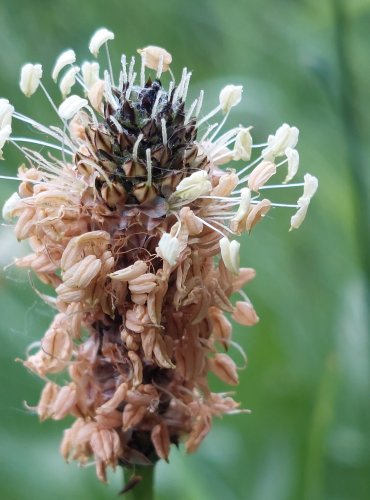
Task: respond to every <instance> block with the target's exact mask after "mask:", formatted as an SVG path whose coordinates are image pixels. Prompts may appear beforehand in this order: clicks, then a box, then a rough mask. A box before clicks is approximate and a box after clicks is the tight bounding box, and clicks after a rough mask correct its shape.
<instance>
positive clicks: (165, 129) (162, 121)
mask: <svg viewBox="0 0 370 500" xmlns="http://www.w3.org/2000/svg"><path fill="white" fill-rule="evenodd" d="M161 125H162V141H163V145H164V146H165V145H166V144H167V125H166V120H165V119H164V118H161Z"/></svg>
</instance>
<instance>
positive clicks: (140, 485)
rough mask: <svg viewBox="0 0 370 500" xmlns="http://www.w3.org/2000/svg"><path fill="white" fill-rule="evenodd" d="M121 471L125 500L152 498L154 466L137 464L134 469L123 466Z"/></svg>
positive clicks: (149, 499)
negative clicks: (122, 473)
mask: <svg viewBox="0 0 370 500" xmlns="http://www.w3.org/2000/svg"><path fill="white" fill-rule="evenodd" d="M123 472H124V483H125V487H124V489H123V493H122V494H123V495H124V499H125V500H154V475H155V466H149V467H145V466H142V467H140V466H138V467H136V468H135V470H134V471H132V470H130V469H127V468H124V469H123ZM126 488H129V489H128V490H127V489H126Z"/></svg>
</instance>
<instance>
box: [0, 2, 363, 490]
mask: <svg viewBox="0 0 370 500" xmlns="http://www.w3.org/2000/svg"><path fill="white" fill-rule="evenodd" d="M343 6H344V12H342V14H343V15H339V17H338V9H339V14H341V12H340V9H341V8H342V7H343ZM369 25H370V2H369V1H368V0H351V2H348V1H347V2H344V1H342V2H340V1H339V0H332V1H329V0H323V1H319V0H299V1H297V0H265V1H263V2H262V1H260V0H234V1H232V2H231V1H228V0H187V1H180V0H168V1H165V0H156V1H155V2H151V1H144V0H136V1H132V2H129V1H127V0H105V1H104V2H101V1H97V0H79V1H78V2H76V1H72V0H65V1H58V0H56V1H53V2H46V1H45V0H32V1H25V0H17V1H16V2H15V1H12V0H2V1H1V3H0V41H1V45H0V46H1V51H0V68H1V70H0V95H1V96H6V97H8V98H9V99H10V100H11V102H12V103H13V104H15V105H16V107H17V108H18V109H19V110H21V111H22V112H24V113H25V114H28V115H32V116H34V117H36V118H39V119H40V120H42V121H43V122H46V123H52V122H53V120H54V116H53V111H52V109H51V108H50V107H49V106H48V103H47V102H46V100H45V98H44V97H43V96H42V94H41V93H38V95H35V96H34V97H33V98H31V99H27V98H25V97H24V96H23V95H22V94H21V93H20V91H19V90H18V77H19V68H20V66H21V65H22V64H23V63H25V62H40V63H42V64H43V65H44V70H45V75H46V77H45V82H46V84H47V86H48V88H50V89H52V93H53V95H54V96H55V98H56V99H57V100H59V98H60V97H59V95H58V89H57V88H53V85H52V82H51V78H50V77H49V73H50V70H51V68H52V65H53V63H54V60H55V58H56V56H57V55H58V54H59V53H60V52H61V51H62V50H63V49H65V48H67V47H73V48H74V49H75V50H76V52H77V53H78V54H79V56H80V58H81V59H82V58H84V57H86V58H88V57H89V53H88V49H87V44H88V40H89V37H90V35H91V34H92V33H93V31H94V30H95V29H96V28H98V27H100V26H106V27H108V28H109V29H112V30H113V31H114V32H115V33H116V40H115V42H114V43H112V44H111V45H110V47H111V51H112V54H113V59H114V61H115V63H116V64H117V65H118V62H119V55H120V53H121V52H122V51H125V52H126V54H128V55H130V54H134V53H135V52H136V49H137V48H138V47H142V46H145V45H148V44H156V45H161V46H164V47H166V48H167V49H168V50H169V51H170V52H171V53H172V54H173V57H174V64H173V69H174V71H175V73H176V74H179V73H180V72H181V68H182V67H183V66H185V65H186V66H187V67H188V68H191V69H192V70H193V72H194V76H193V86H192V94H194V96H195V94H196V93H197V92H198V91H199V89H200V88H204V89H205V90H206V107H205V109H206V108H207V107H208V108H211V107H212V106H213V105H214V104H215V103H216V101H217V96H218V92H219V89H220V88H221V87H222V86H223V85H225V84H227V83H235V84H243V85H244V88H245V90H244V99H243V102H242V105H241V106H240V107H239V108H238V109H236V111H235V113H233V116H232V119H231V120H232V121H234V122H235V124H237V123H243V124H245V125H249V124H250V125H253V127H254V136H255V138H256V139H257V141H261V142H262V141H263V140H264V138H265V137H266V135H267V133H271V132H273V131H274V130H275V129H276V128H277V126H279V125H280V124H281V123H282V122H284V121H286V122H288V123H290V124H294V125H296V126H298V127H299V128H300V130H301V136H300V143H299V151H300V155H301V169H302V175H303V173H304V172H305V171H308V170H309V171H310V172H311V173H312V174H314V175H316V176H318V177H319V179H320V188H319V192H318V194H317V196H316V198H315V199H314V200H313V202H312V205H311V207H310V208H311V210H310V213H309V216H308V218H307V220H306V222H305V224H304V225H303V226H302V228H301V229H300V230H299V231H298V232H293V233H288V231H287V229H288V222H289V217H290V214H289V213H288V212H287V211H285V210H279V209H275V211H272V212H270V214H269V217H268V219H266V220H265V221H264V222H263V223H262V224H260V225H259V226H257V228H256V229H255V231H253V232H252V234H251V236H250V237H248V238H246V239H245V241H244V247H243V248H244V251H243V255H242V264H243V265H248V266H253V267H255V268H256V269H257V277H256V279H255V281H254V282H253V283H252V284H250V285H249V286H248V288H247V292H248V294H249V296H250V297H251V299H252V301H253V302H254V304H255V307H256V309H257V311H258V313H259V315H260V317H261V322H260V324H259V325H258V326H257V327H255V328H252V329H245V330H242V329H239V330H238V331H237V332H236V335H235V336H236V340H237V341H238V342H239V343H240V344H241V345H242V346H243V347H244V348H245V350H246V352H247V354H248V358H249V366H248V368H247V370H246V371H244V372H243V373H242V375H241V384H240V386H239V387H238V388H237V394H238V399H239V400H240V401H241V403H242V406H244V407H248V408H251V409H252V410H253V412H252V414H251V415H240V416H234V417H229V418H227V419H224V420H223V421H220V422H217V423H216V424H215V427H214V430H213V432H212V433H211V434H210V435H209V437H208V439H207V440H206V441H205V442H204V444H203V446H202V447H201V449H200V451H199V452H198V453H197V454H196V455H194V456H185V454H184V452H183V450H182V449H180V451H178V450H173V453H172V455H171V460H170V464H169V465H167V464H161V465H160V466H159V467H158V470H157V498H158V499H162V500H169V499H172V498H180V499H181V500H190V499H191V500H211V499H228V500H234V499H248V500H297V499H303V500H316V499H325V500H326V499H329V500H350V499H351V500H362V499H363V500H365V499H367V498H369V495H370V491H369V483H368V481H369V470H370V457H369V424H370V419H369V403H368V402H369V385H370V366H369V329H368V326H369V325H368V316H367V314H368V311H367V308H366V290H368V289H369V288H368V287H369V276H368V275H367V276H366V270H365V267H366V266H365V264H366V263H365V257H366V254H369V250H370V249H369V248H366V244H367V243H366V242H367V241H368V239H367V238H366V232H369V229H370V227H369V224H368V222H369V212H366V208H367V210H368V209H369V205H366V200H365V199H364V197H363V195H364V193H366V191H367V190H368V186H367V187H366V182H368V181H369V177H370V176H369V174H368V173H367V179H366V173H365V175H364V171H362V173H360V177H359V174H358V172H359V171H360V172H361V168H362V167H363V166H364V165H365V166H366V163H364V162H365V159H366V158H368V157H369V141H367V143H366V142H365V138H366V137H369V132H370V127H369V119H370V118H369V116H370V115H369V113H368V111H367V108H368V103H369V101H370V90H369V84H368V82H369V80H370V65H369V57H368V55H369V49H370V47H369ZM58 102H59V101H58ZM349 148H350V149H349ZM18 163H19V157H18V156H16V154H13V153H12V148H11V147H10V146H8V147H7V149H6V160H5V161H3V162H1V165H0V166H1V174H7V175H9V174H10V175H12V174H13V175H14V173H15V172H16V168H17V166H18ZM361 165H362V167H361ZM361 186H362V190H361ZM14 189H15V184H12V183H11V181H2V182H1V183H0V196H1V199H2V200H4V199H5V198H6V197H7V196H9V195H10V194H11V192H12V191H14ZM368 192H369V191H368ZM0 239H1V253H0V262H1V265H2V266H4V265H6V264H8V263H9V262H11V260H12V258H13V256H17V255H20V254H21V252H22V246H21V245H18V244H17V242H15V241H14V237H13V235H12V231H11V228H8V227H2V228H1V232H0ZM367 268H368V266H367ZM0 280H1V281H0V308H1V326H0V329H1V346H2V347H1V352H0V356H1V365H0V375H1V384H0V388H1V389H0V390H1V402H2V410H1V414H0V415H1V427H0V442H1V447H0V461H1V466H0V484H1V487H0V488H1V498H4V499H5V498H6V499H9V500H10V499H17V500H23V499H37V500H47V499H50V498H54V499H64V498H72V499H85V498H86V499H89V500H95V499H103V498H111V497H112V498H114V496H115V495H116V492H117V491H118V490H119V488H120V487H121V483H122V481H121V477H120V473H118V474H115V475H114V474H112V475H111V476H110V484H109V485H108V486H104V485H101V484H99V483H98V481H97V479H96V478H95V475H94V467H88V468H86V469H82V470H78V469H77V467H76V465H75V464H70V465H66V464H64V462H63V460H62V458H61V457H60V455H59V453H58V446H59V441H60V438H61V435H62V429H63V428H64V427H65V425H66V424H65V422H46V423H43V424H39V423H38V421H37V418H36V417H35V416H33V415H32V414H30V412H29V411H28V410H26V409H25V406H24V404H23V401H27V403H28V404H29V405H31V406H32V404H35V403H36V402H37V399H38V395H39V391H40V389H41V383H40V382H39V380H37V378H35V377H34V376H32V375H30V374H29V373H27V372H26V370H25V369H24V368H23V367H22V365H21V364H20V363H15V362H14V359H15V358H17V357H20V358H21V357H22V356H24V353H25V350H26V348H27V346H28V344H30V343H31V342H33V341H34V340H36V339H38V338H40V337H41V335H42V333H43V332H44V330H45V328H46V326H47V325H48V322H49V320H50V317H51V311H49V310H48V309H47V308H46V306H44V305H43V304H42V303H41V301H40V300H38V299H37V298H36V295H35V294H34V293H33V291H32V287H33V286H36V287H37V286H38V283H37V282H34V281H32V278H31V277H28V276H27V275H26V274H25V273H20V272H18V271H16V270H14V269H13V268H9V269H7V271H6V272H4V273H3V274H1V278H0ZM238 356H239V354H238V352H237V351H235V357H236V358H238ZM241 362H242V360H241ZM219 388H220V389H221V385H220V386H219ZM221 390H222V389H221ZM225 390H226V388H225Z"/></svg>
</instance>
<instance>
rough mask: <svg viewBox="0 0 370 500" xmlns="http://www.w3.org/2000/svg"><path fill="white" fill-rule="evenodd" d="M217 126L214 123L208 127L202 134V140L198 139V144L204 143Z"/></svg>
mask: <svg viewBox="0 0 370 500" xmlns="http://www.w3.org/2000/svg"><path fill="white" fill-rule="evenodd" d="M217 126H218V123H214V124H213V125H210V126H209V127H208V129H207V130H206V132H205V133H204V134H203V136H202V138H201V139H200V141H199V142H203V141H205V139H206V138H207V137H208V135H209V134H210V133H211V132H212V130H214V129H215V128H216V127H217Z"/></svg>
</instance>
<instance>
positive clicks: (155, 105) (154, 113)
mask: <svg viewBox="0 0 370 500" xmlns="http://www.w3.org/2000/svg"><path fill="white" fill-rule="evenodd" d="M161 95H162V92H161V91H160V90H158V93H157V95H156V98H155V101H154V104H153V108H152V114H151V117H152V118H154V117H155V115H156V114H157V108H158V104H159V100H160V98H161Z"/></svg>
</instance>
